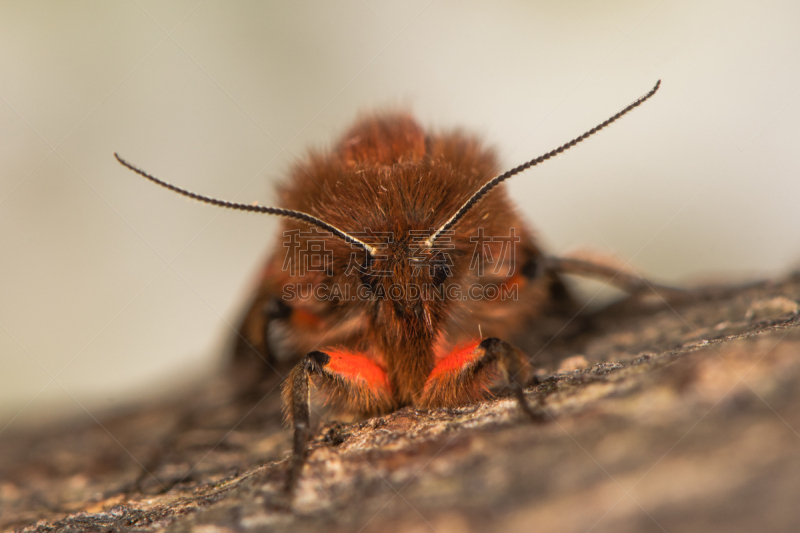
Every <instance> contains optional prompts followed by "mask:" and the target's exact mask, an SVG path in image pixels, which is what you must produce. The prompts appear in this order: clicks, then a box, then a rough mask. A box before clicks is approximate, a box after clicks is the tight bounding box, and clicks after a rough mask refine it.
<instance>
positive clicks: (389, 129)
mask: <svg viewBox="0 0 800 533" xmlns="http://www.w3.org/2000/svg"><path fill="white" fill-rule="evenodd" d="M660 83H661V82H660V81H659V82H658V83H656V85H655V86H654V87H653V88H652V90H650V92H648V93H647V94H646V95H644V96H643V97H641V98H639V99H638V100H636V101H635V102H633V103H632V104H630V105H629V106H627V107H626V108H624V109H623V110H622V111H620V112H619V113H617V114H615V115H613V116H612V117H610V118H609V119H608V120H606V121H604V122H602V123H601V124H599V125H597V126H595V127H594V128H592V129H591V130H589V131H587V132H586V133H584V134H582V135H580V136H579V137H576V138H575V139H573V140H571V141H570V142H568V143H566V144H564V145H562V146H560V147H558V148H556V149H555V150H552V151H550V152H548V153H546V154H544V155H542V156H540V157H537V158H535V159H532V160H531V161H528V162H527V163H524V164H523V165H520V166H518V167H516V168H514V169H512V170H509V171H507V172H505V173H503V174H501V175H499V176H495V177H493V176H492V175H491V173H492V170H493V169H494V168H495V163H496V160H495V155H494V153H493V152H492V151H491V150H489V149H487V148H485V147H484V146H483V145H482V144H481V143H480V142H479V141H478V140H477V139H476V138H474V137H472V136H470V135H467V134H465V133H462V132H458V131H456V132H451V133H443V134H439V133H430V132H426V131H425V130H423V129H422V128H421V127H420V126H419V124H418V123H417V122H416V121H415V120H414V119H413V118H412V117H410V116H408V115H406V114H399V113H397V114H391V113H387V114H376V115H372V116H369V117H367V118H364V119H361V120H360V121H358V122H357V123H356V124H355V125H354V126H352V127H351V128H350V129H349V130H347V132H346V133H345V134H344V135H343V136H342V137H341V139H340V140H339V142H338V144H337V145H336V146H335V148H334V149H333V150H332V151H330V152H327V153H316V152H315V153H312V154H311V155H310V156H309V157H308V158H307V159H306V160H305V161H304V162H302V163H300V164H297V165H296V166H295V167H294V168H293V170H292V171H291V175H290V176H289V179H288V180H287V181H286V182H285V183H284V184H283V186H282V187H281V188H280V191H279V193H280V207H262V206H257V205H249V204H238V203H232V202H226V201H222V200H217V199H213V198H208V197H205V196H202V195H199V194H195V193H192V192H189V191H187V190H184V189H181V188H179V187H176V186H174V185H171V184H168V183H166V182H164V181H161V180H159V179H157V178H155V177H153V176H151V175H150V174H148V173H146V172H144V171H143V170H140V169H138V168H137V167H135V166H133V165H131V164H130V163H128V162H126V161H125V160H123V159H122V158H121V157H120V156H118V155H117V154H115V156H116V157H117V159H118V160H119V162H120V163H121V164H123V165H124V166H126V167H128V168H129V169H131V170H133V171H134V172H137V173H138V174H140V175H142V176H144V177H145V178H147V179H149V180H151V181H153V182H155V183H157V184H159V185H162V186H164V187H166V188H168V189H170V190H172V191H175V192H177V193H179V194H182V195H185V196H188V197H190V198H193V199H196V200H199V201H202V202H206V203H211V204H213V205H217V206H221V207H227V208H231V209H238V210H242V211H250V212H257V213H266V214H273V215H278V216H282V217H284V218H285V220H284V224H283V228H282V229H283V237H284V238H283V239H279V241H278V243H277V244H276V248H275V250H274V251H273V253H272V255H271V257H270V259H269V260H268V261H267V263H266V265H265V267H264V269H263V273H262V275H261V282H260V286H259V289H258V292H257V294H256V295H255V297H254V298H253V300H252V302H251V304H250V306H249V309H248V311H247V312H246V314H245V318H244V320H243V322H242V324H241V326H240V330H239V338H240V342H239V345H238V347H237V351H238V352H239V353H240V354H243V353H247V352H254V353H257V354H258V355H259V356H260V357H263V358H264V360H265V361H266V362H267V363H269V365H270V366H273V367H278V368H280V366H281V365H286V364H292V365H293V367H292V369H291V371H290V372H289V373H288V376H287V378H286V380H285V383H284V385H283V402H284V408H285V412H286V417H287V421H288V422H289V423H290V424H291V425H292V427H293V428H294V452H293V458H292V461H291V468H290V471H289V473H288V476H287V483H286V489H287V491H288V492H289V493H290V494H291V492H292V490H293V487H294V486H295V484H296V482H297V479H298V477H299V475H300V470H301V468H302V465H303V463H304V461H305V456H306V451H307V446H308V441H309V439H310V437H311V429H310V422H309V413H310V402H311V396H310V390H311V389H312V388H313V389H316V390H317V391H318V392H319V393H321V394H322V396H323V398H324V400H325V402H326V403H328V404H329V405H330V406H331V407H333V408H334V409H336V410H339V411H342V412H346V413H350V414H353V415H357V416H361V417H368V416H374V415H379V414H385V413H389V412H392V411H394V410H396V409H399V408H401V407H403V406H409V405H411V406H416V407H421V408H434V407H454V406H460V405H464V404H468V403H471V402H474V401H477V400H480V399H483V398H486V397H487V396H489V395H490V394H492V392H493V391H496V390H497V389H498V388H501V387H506V388H508V389H510V390H511V391H512V392H513V393H514V394H515V396H516V397H517V398H518V401H519V404H520V407H521V408H522V409H523V410H524V411H525V412H526V413H528V414H529V415H531V416H534V417H535V416H536V413H535V412H534V410H533V409H532V408H531V407H530V406H528V404H527V403H526V400H525V397H524V394H523V388H524V386H525V385H526V384H528V383H530V382H531V380H532V378H533V377H534V374H533V369H532V366H531V363H530V361H529V356H528V355H526V354H525V353H523V352H522V351H521V350H520V349H518V348H516V347H515V344H517V343H516V340H517V339H519V338H521V337H522V336H524V335H525V334H526V333H527V332H528V331H529V330H531V329H532V328H536V323H537V319H538V318H540V317H542V315H543V313H547V312H548V309H551V308H552V307H553V306H557V305H559V303H560V302H562V301H566V300H568V299H569V295H568V293H567V291H566V289H565V287H564V285H563V284H562V282H561V280H560V279H559V274H560V273H563V272H574V273H578V274H580V275H589V276H596V275H599V276H604V277H606V278H614V283H615V284H617V285H620V286H622V287H623V288H626V289H628V290H632V291H633V290H636V289H637V288H639V286H640V280H639V279H638V278H636V277H635V276H627V275H625V274H622V275H620V274H621V273H620V272H618V271H616V270H614V269H609V268H607V267H604V266H602V265H594V264H590V263H582V262H579V261H570V260H559V259H552V258H548V257H546V256H545V255H544V254H543V252H542V250H541V248H540V247H539V246H538V244H537V243H536V240H535V239H534V237H533V235H532V233H531V231H530V230H529V229H528V227H527V225H526V223H525V222H524V221H523V220H522V219H521V218H520V216H519V215H518V213H517V212H516V210H515V208H514V205H513V203H512V202H511V201H510V200H509V198H508V195H507V193H506V191H505V188H504V187H503V186H502V185H501V183H502V182H503V181H505V180H506V179H508V178H510V177H512V176H514V175H516V174H518V173H520V172H522V171H524V170H526V169H528V168H530V167H532V166H535V165H537V164H539V163H542V162H544V161H546V160H548V159H550V158H552V157H554V156H556V155H558V154H560V153H561V152H563V151H565V150H567V149H569V148H571V147H573V146H574V145H576V144H577V143H579V142H581V141H583V140H585V139H586V138H588V137H590V136H591V135H593V134H594V133H596V132H597V131H599V130H601V129H603V128H604V127H606V126H608V125H609V124H611V123H612V122H614V121H616V120H617V119H619V118H620V117H622V116H623V115H625V114H626V113H628V112H629V111H631V110H632V109H634V108H635V107H637V106H639V105H640V104H641V103H642V102H644V101H645V100H647V99H648V98H650V97H651V96H653V95H654V94H655V93H656V91H657V90H658V88H659V85H660Z"/></svg>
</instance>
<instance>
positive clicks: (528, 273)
mask: <svg viewBox="0 0 800 533" xmlns="http://www.w3.org/2000/svg"><path fill="white" fill-rule="evenodd" d="M520 273H521V274H522V275H523V276H525V277H526V278H528V279H533V278H535V277H538V276H539V275H540V274H541V264H540V263H539V259H538V258H537V257H530V258H528V260H527V261H525V263H524V264H523V265H522V268H521V269H520Z"/></svg>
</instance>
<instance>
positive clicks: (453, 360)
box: [428, 339, 483, 381]
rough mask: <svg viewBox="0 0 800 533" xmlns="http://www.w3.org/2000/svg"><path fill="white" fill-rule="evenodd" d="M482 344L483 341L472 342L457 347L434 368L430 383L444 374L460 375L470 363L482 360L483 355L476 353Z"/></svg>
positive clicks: (429, 378)
mask: <svg viewBox="0 0 800 533" xmlns="http://www.w3.org/2000/svg"><path fill="white" fill-rule="evenodd" d="M480 343H481V339H477V340H472V341H469V342H467V343H465V344H462V345H460V346H456V347H455V348H454V349H453V351H452V352H450V354H449V355H447V356H445V357H443V358H442V359H441V360H439V362H438V363H436V366H435V367H433V371H432V372H431V375H430V376H429V377H428V380H429V381H432V380H436V379H438V378H439V377H440V376H441V375H442V374H450V373H458V372H461V370H462V369H463V368H464V366H466V365H467V364H468V363H470V362H472V361H474V360H475V359H478V358H480V357H481V356H482V355H483V353H482V352H481V353H478V352H476V350H475V348H477V347H478V345H479V344H480Z"/></svg>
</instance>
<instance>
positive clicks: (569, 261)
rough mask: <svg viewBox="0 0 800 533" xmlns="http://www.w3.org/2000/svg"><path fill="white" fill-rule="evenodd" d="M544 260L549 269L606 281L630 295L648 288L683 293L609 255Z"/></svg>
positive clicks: (671, 293)
mask: <svg viewBox="0 0 800 533" xmlns="http://www.w3.org/2000/svg"><path fill="white" fill-rule="evenodd" d="M546 262H547V266H548V267H549V268H550V269H551V270H553V271H555V272H557V273H559V274H571V275H574V276H581V277H585V278H595V279H600V280H603V281H607V282H608V283H609V284H611V285H613V286H614V287H617V288H618V289H621V290H623V291H625V292H627V293H629V294H632V295H638V294H643V293H644V292H646V291H647V290H648V289H651V290H653V291H655V292H656V293H657V294H663V295H665V296H667V297H673V296H680V295H683V294H685V293H684V291H682V290H680V289H677V288H674V287H668V286H666V285H660V284H658V283H654V282H652V281H649V280H647V279H646V278H644V277H642V276H640V275H639V274H637V273H636V272H634V271H632V270H630V269H629V268H627V267H626V266H624V265H620V264H619V263H618V262H616V261H614V260H613V259H611V258H609V257H599V256H593V257H592V258H591V259H579V258H572V257H548V258H547V261H546Z"/></svg>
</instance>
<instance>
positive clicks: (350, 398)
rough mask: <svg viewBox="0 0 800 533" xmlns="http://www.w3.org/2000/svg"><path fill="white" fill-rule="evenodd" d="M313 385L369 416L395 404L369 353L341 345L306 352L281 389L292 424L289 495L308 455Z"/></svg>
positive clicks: (330, 399)
mask: <svg viewBox="0 0 800 533" xmlns="http://www.w3.org/2000/svg"><path fill="white" fill-rule="evenodd" d="M312 385H313V386H314V387H315V388H316V389H318V390H319V391H321V392H322V393H323V395H324V397H325V402H326V403H327V404H330V405H332V406H333V407H334V408H337V409H338V410H342V411H347V412H350V413H355V414H359V415H362V416H372V415H377V414H381V413H387V412H391V411H392V410H394V408H395V402H394V399H393V397H392V390H391V387H390V385H389V377H388V375H387V374H386V370H384V369H383V368H382V367H381V366H380V365H378V364H377V363H375V361H373V360H372V359H370V358H369V357H366V356H364V355H359V354H358V353H354V352H348V351H345V350H341V349H333V350H326V351H325V352H320V351H314V352H310V353H309V354H308V355H306V356H305V357H304V358H303V360H302V361H300V362H299V363H298V364H297V365H296V366H295V367H294V368H293V369H292V371H291V372H290V373H289V376H288V377H287V379H286V381H285V382H284V384H283V391H282V397H283V406H284V410H285V416H286V422H287V423H288V424H290V425H291V426H292V427H293V428H294V443H293V448H292V458H291V460H290V466H289V475H288V477H287V479H286V485H285V492H286V494H287V495H288V497H289V498H290V499H291V497H292V494H293V493H294V489H295V487H296V485H297V481H298V480H299V479H300V473H301V471H302V469H303V465H304V464H305V462H306V457H307V455H308V442H309V440H310V439H311V426H310V409H311V405H310V404H311V386H312Z"/></svg>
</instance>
